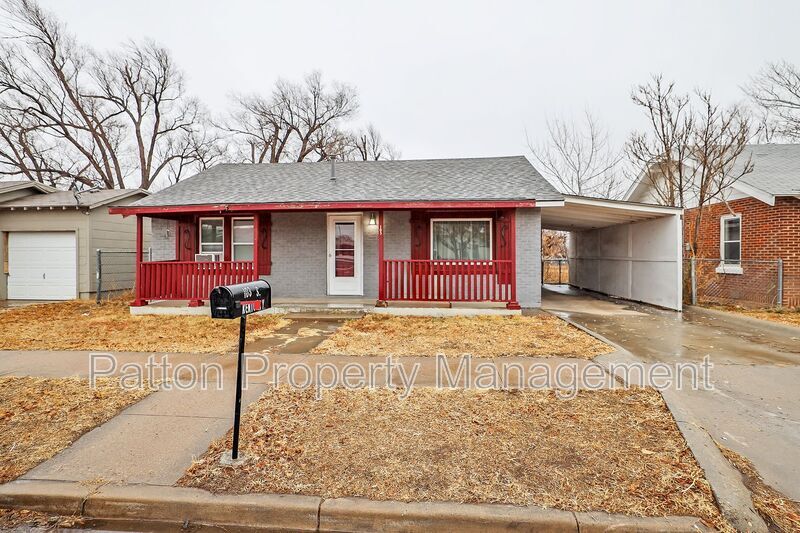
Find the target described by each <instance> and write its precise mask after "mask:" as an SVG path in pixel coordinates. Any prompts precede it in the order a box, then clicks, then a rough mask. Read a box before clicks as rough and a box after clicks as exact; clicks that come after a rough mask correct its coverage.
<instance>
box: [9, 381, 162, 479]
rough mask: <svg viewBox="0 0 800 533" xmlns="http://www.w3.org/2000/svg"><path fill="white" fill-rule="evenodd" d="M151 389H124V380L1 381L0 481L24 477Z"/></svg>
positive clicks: (148, 392)
mask: <svg viewBox="0 0 800 533" xmlns="http://www.w3.org/2000/svg"><path fill="white" fill-rule="evenodd" d="M150 392H151V391H150V390H144V389H143V390H135V391H125V390H123V389H121V388H120V387H119V380H117V379H111V378H104V379H98V380H97V386H96V388H94V389H92V388H90V387H89V380H88V379H79V378H61V379H46V378H32V377H0V483H6V482H8V481H11V480H12V479H15V478H17V477H19V476H20V475H22V474H24V473H25V472H27V471H28V470H30V469H31V468H33V467H34V466H36V465H38V464H39V463H41V462H43V461H46V460H47V459H50V458H51V457H53V456H54V455H55V454H57V453H58V452H60V451H61V450H63V449H64V448H66V447H67V446H69V445H70V444H72V443H73V442H74V441H75V440H77V439H78V437H80V436H81V435H83V434H84V433H86V432H87V431H89V430H90V429H92V428H94V427H96V426H98V425H100V424H102V423H103V422H105V421H106V420H108V419H110V418H111V417H113V416H114V415H116V414H117V413H118V412H120V411H121V410H122V409H124V408H126V407H128V406H129V405H131V404H133V403H136V402H137V401H139V400H141V399H142V398H144V397H145V396H147V395H148V394H150Z"/></svg>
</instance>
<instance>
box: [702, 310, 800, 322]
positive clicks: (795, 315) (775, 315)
mask: <svg viewBox="0 0 800 533" xmlns="http://www.w3.org/2000/svg"><path fill="white" fill-rule="evenodd" d="M716 309H720V310H722V311H728V312H729V313H736V314H739V315H744V316H749V317H751V318H758V319H761V320H769V321H770V322H778V323H780V324H787V325H789V326H796V327H800V307H793V308H788V309H745V308H743V307H732V306H726V307H719V306H718V307H716Z"/></svg>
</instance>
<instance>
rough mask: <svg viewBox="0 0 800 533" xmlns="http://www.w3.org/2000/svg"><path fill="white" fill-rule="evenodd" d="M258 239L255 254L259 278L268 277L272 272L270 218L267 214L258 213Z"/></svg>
mask: <svg viewBox="0 0 800 533" xmlns="http://www.w3.org/2000/svg"><path fill="white" fill-rule="evenodd" d="M256 216H257V217H258V239H257V241H256V242H257V246H256V252H255V253H257V254H258V270H259V272H257V274H258V275H259V276H269V275H270V273H271V272H272V217H271V216H270V214H269V213H259V214H257V215H256Z"/></svg>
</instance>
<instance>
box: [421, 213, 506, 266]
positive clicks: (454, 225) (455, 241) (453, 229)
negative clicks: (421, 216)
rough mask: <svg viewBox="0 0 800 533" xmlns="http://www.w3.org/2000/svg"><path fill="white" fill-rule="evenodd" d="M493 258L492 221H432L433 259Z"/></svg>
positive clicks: (478, 219)
mask: <svg viewBox="0 0 800 533" xmlns="http://www.w3.org/2000/svg"><path fill="white" fill-rule="evenodd" d="M491 258H492V221H491V219H488V218H474V219H444V218H442V219H432V220H431V259H445V260H446V259H467V260H489V259H491Z"/></svg>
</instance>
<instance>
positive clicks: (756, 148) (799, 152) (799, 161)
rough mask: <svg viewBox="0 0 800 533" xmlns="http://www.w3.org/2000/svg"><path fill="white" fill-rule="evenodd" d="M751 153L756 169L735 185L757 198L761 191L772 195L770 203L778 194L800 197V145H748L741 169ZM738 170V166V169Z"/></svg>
mask: <svg viewBox="0 0 800 533" xmlns="http://www.w3.org/2000/svg"><path fill="white" fill-rule="evenodd" d="M748 156H749V157H750V158H751V161H752V162H753V171H752V172H750V173H749V174H745V175H744V176H742V177H741V178H739V180H738V181H737V182H736V183H734V184H733V187H734V188H735V189H738V190H740V191H741V192H743V193H745V194H750V195H752V196H755V197H756V198H758V193H759V192H760V193H765V194H766V195H768V197H772V198H771V201H767V203H770V204H774V203H775V200H774V197H775V196H800V144H751V145H748V146H747V149H746V150H745V151H744V152H742V155H740V156H739V158H738V159H737V165H738V169H741V167H742V166H743V165H744V164H745V162H746V161H747V159H748ZM738 169H737V168H734V172H736V170H738ZM734 175H735V174H734ZM751 189H755V190H751ZM759 199H762V198H759ZM767 200H769V198H767Z"/></svg>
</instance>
